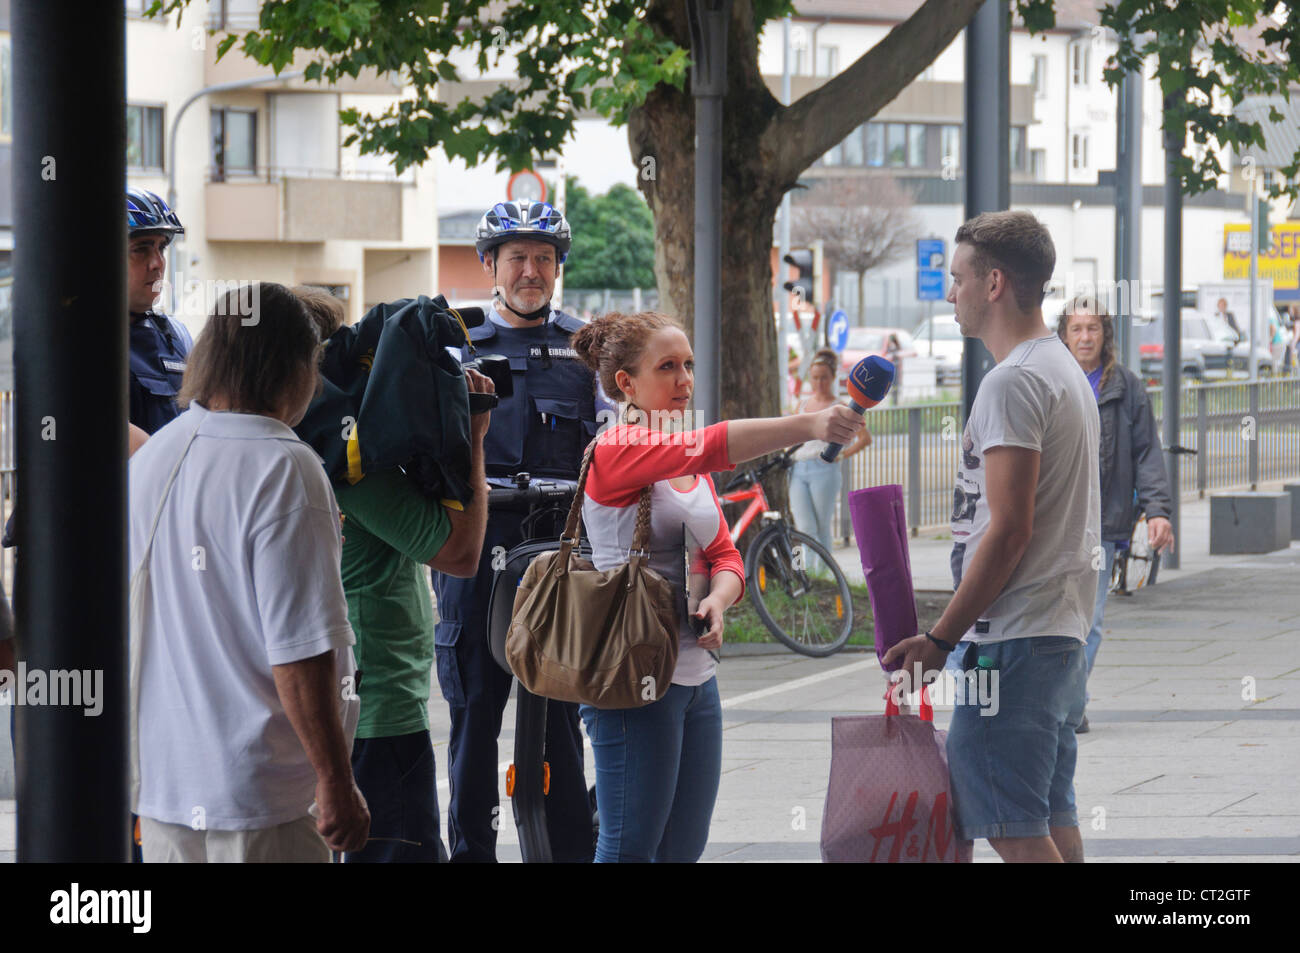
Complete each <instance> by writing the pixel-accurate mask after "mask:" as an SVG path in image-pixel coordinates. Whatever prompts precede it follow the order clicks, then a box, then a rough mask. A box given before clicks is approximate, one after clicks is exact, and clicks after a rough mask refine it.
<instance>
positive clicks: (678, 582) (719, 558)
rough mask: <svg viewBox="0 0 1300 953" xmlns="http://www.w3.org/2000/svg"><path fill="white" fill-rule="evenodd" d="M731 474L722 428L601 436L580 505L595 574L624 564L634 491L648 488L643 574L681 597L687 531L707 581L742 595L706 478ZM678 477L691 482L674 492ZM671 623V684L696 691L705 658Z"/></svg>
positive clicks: (682, 625) (739, 569)
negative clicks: (725, 579)
mask: <svg viewBox="0 0 1300 953" xmlns="http://www.w3.org/2000/svg"><path fill="white" fill-rule="evenodd" d="M732 469H735V464H733V463H732V462H731V460H729V459H728V458H727V424H726V422H725V421H724V422H723V423H720V424H714V425H713V426H712V427H705V428H704V429H702V430H691V431H687V432H686V433H675V434H665V433H660V432H659V431H652V430H650V429H649V428H647V427H644V426H641V425H636V424H620V425H619V426H617V427H610V428H609V429H607V430H606V431H604V432H603V433H602V434H601V435H600V437H599V439H598V440H597V442H596V450H595V452H594V453H593V454H592V458H591V467H590V469H589V470H588V472H587V486H586V499H584V500H583V502H582V519H583V522H584V524H585V525H586V528H587V538H588V539H589V540H590V541H591V546H592V562H593V563H594V564H595V566H596V568H597V569H599V570H601V571H604V570H606V569H613V568H615V567H617V566H620V565H622V564H623V563H625V562H627V560H628V551H629V550H630V549H631V548H632V537H633V535H634V532H635V529H636V509H637V503H638V502H639V500H640V496H641V490H642V489H644V488H645V487H647V486H653V490H652V491H651V497H650V560H649V566H650V568H651V569H653V570H654V571H655V572H657V573H659V574H660V575H661V576H663V577H664V578H665V579H666V580H668V582H669V584H670V585H672V587H673V590H674V591H675V592H677V593H678V594H679V595H680V594H681V593H683V592H684V590H685V584H686V583H685V559H684V553H683V538H684V535H685V534H684V529H685V530H689V532H690V535H691V536H693V537H694V538H695V540H696V541H697V542H698V544H699V545H700V546H701V547H702V558H703V561H704V562H705V563H707V572H708V575H709V579H710V580H712V578H713V577H714V576H716V575H717V574H718V573H720V572H732V573H735V574H736V576H737V577H738V578H739V579H740V582H741V587H742V589H741V592H742V595H743V592H744V589H743V587H744V584H745V564H744V562H743V561H742V560H741V558H740V553H739V552H737V551H736V546H735V544H734V543H733V542H732V541H731V535H730V533H729V532H728V530H727V521H726V520H725V519H723V518H722V507H721V505H720V504H719V502H718V494H717V492H716V491H715V490H714V488H713V481H712V480H711V479H710V478H709V473H710V472H713V471H717V470H732ZM681 476H694V477H695V482H694V483H692V484H691V487H690V489H687V490H676V489H674V488H673V487H672V485H671V484H670V483H669V482H668V481H669V480H671V479H673V478H675V477H681ZM694 571H695V569H694V567H692V572H694ZM699 595H701V596H703V595H705V593H700V594H699ZM679 615H681V616H682V618H680V619H679V627H678V633H677V638H678V654H677V669H676V671H674V673H673V684H674V685H687V686H695V685H703V684H704V683H705V682H707V681H708V680H709V679H710V678H712V677H713V673H714V670H715V664H714V661H713V657H712V656H711V655H709V653H708V652H707V651H705V650H704V649H702V648H700V646H699V642H698V641H697V640H696V638H695V636H694V634H692V632H691V628H690V622H689V620H688V619H687V618H685V612H684V611H679Z"/></svg>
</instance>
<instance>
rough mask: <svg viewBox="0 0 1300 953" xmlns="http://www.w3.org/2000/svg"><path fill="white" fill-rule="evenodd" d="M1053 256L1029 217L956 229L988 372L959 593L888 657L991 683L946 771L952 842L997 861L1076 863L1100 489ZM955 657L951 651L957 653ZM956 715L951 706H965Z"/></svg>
mask: <svg viewBox="0 0 1300 953" xmlns="http://www.w3.org/2000/svg"><path fill="white" fill-rule="evenodd" d="M1055 264H1056V250H1055V248H1054V247H1053V245H1052V239H1051V237H1050V236H1049V235H1048V233H1047V229H1046V228H1044V227H1043V225H1042V224H1041V223H1040V222H1039V221H1038V220H1037V219H1035V218H1034V217H1033V216H1032V215H1030V214H1029V213H1028V212H992V213H986V214H984V215H980V216H978V217H976V218H973V219H971V220H970V221H968V222H967V223H966V224H964V225H963V226H962V227H961V228H960V229H958V230H957V237H956V251H955V252H954V254H953V259H952V289H951V290H950V291H949V293H948V300H949V301H950V302H952V303H953V304H954V305H955V306H956V312H957V323H958V325H959V327H960V328H961V332H962V334H964V335H965V336H967V337H977V338H979V339H980V340H981V341H983V342H984V345H985V346H986V347H987V348H988V349H989V351H990V352H991V353H992V354H993V356H994V358H995V359H996V360H997V362H998V363H997V366H996V367H994V368H993V369H992V370H990V371H989V372H988V374H987V375H986V376H985V378H984V379H983V381H982V382H981V383H980V386H979V392H978V394H977V395H976V398H975V402H974V405H973V406H972V408H971V412H970V419H969V420H968V421H967V422H966V427H965V431H964V432H963V434H962V446H961V458H960V467H959V469H958V472H957V485H956V489H955V491H954V494H953V510H952V532H953V540H954V544H953V553H952V567H953V583H954V588H955V589H956V592H955V593H954V595H953V599H952V602H950V603H949V605H948V608H947V609H946V610H945V611H944V614H943V616H942V617H941V618H940V620H939V621H938V622H937V623H936V624H935V626H934V628H933V629H932V630H931V631H930V632H926V633H924V634H922V635H918V636H914V637H912V638H910V639H907V640H905V641H903V642H901V643H899V644H898V645H896V646H894V648H893V649H892V650H891V651H890V652H889V653H888V654H887V655H886V656H885V661H886V662H892V661H894V660H896V659H898V660H901V661H902V662H903V663H904V664H903V669H904V672H906V673H912V672H914V671H915V670H916V666H918V665H919V666H920V668H921V670H922V671H923V672H924V673H925V674H924V675H923V678H925V679H926V680H929V679H930V678H932V677H934V676H935V675H937V670H938V669H940V668H942V667H943V666H944V664H945V662H946V661H947V656H948V654H949V653H950V652H955V653H956V655H955V657H954V661H955V662H958V663H960V667H961V669H962V670H963V671H964V672H967V673H969V672H971V671H972V670H973V669H976V668H979V669H987V670H990V671H996V672H997V674H998V679H997V682H996V684H997V690H998V698H997V699H995V704H992V705H989V706H988V708H987V709H983V708H981V707H980V706H979V705H977V704H974V702H975V699H974V698H972V697H969V696H971V695H972V694H974V693H970V692H967V693H966V694H967V696H968V697H967V698H966V699H965V701H966V702H968V703H967V704H958V705H957V706H956V707H955V709H954V712H953V719H952V725H951V728H950V729H949V733H948V763H949V768H950V772H951V776H952V787H953V801H954V807H955V810H956V814H957V827H958V832H959V833H960V835H961V836H962V837H963V838H966V839H974V838H977V837H983V838H987V839H988V841H989V843H990V845H991V846H992V847H993V849H994V850H996V851H997V852H998V854H999V855H1000V856H1001V857H1002V858H1003V860H1006V861H1030V862H1035V861H1037V862H1042V861H1062V860H1065V861H1081V860H1082V859H1083V844H1082V841H1081V839H1080V836H1079V829H1078V815H1077V812H1076V810H1075V804H1074V767H1075V760H1076V756H1077V751H1078V749H1077V743H1076V741H1075V736H1074V732H1075V728H1076V727H1077V726H1078V724H1079V722H1080V719H1081V718H1082V717H1083V707H1084V688H1085V684H1086V681H1087V674H1088V669H1087V662H1086V660H1085V657H1084V643H1085V640H1086V639H1087V635H1088V629H1089V626H1090V624H1091V620H1092V608H1093V600H1094V596H1095V593H1096V587H1097V569H1096V567H1095V565H1094V559H1095V556H1096V554H1097V553H1098V552H1100V531H1101V491H1100V487H1099V481H1098V469H1097V452H1098V451H1097V446H1098V436H1099V424H1098V416H1097V402H1096V400H1095V399H1094V398H1093V395H1092V389H1091V387H1090V386H1089V384H1088V381H1087V379H1086V378H1085V377H1084V374H1083V371H1082V370H1080V368H1079V364H1078V362H1077V361H1075V359H1074V358H1073V357H1072V356H1071V354H1070V352H1069V350H1068V349H1067V348H1066V347H1065V345H1064V344H1062V343H1061V340H1060V339H1059V338H1058V337H1057V336H1056V335H1055V334H1053V333H1052V332H1051V331H1049V330H1048V329H1047V326H1046V325H1045V324H1044V323H1043V313H1042V300H1043V289H1044V287H1045V285H1046V283H1047V281H1048V280H1049V279H1050V278H1051V277H1052V271H1053V268H1054V267H1055ZM958 643H960V644H958ZM959 701H961V699H960V698H959Z"/></svg>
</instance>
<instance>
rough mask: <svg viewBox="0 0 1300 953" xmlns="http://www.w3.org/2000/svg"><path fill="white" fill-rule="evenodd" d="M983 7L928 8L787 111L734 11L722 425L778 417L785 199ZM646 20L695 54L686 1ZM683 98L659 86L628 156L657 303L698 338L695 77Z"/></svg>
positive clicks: (741, 8)
mask: <svg viewBox="0 0 1300 953" xmlns="http://www.w3.org/2000/svg"><path fill="white" fill-rule="evenodd" d="M982 2H983V0H925V2H924V3H923V4H922V5H921V6H920V7H919V8H918V9H917V10H916V11H915V12H914V13H913V14H912V16H910V17H909V18H908V19H907V20H906V21H904V22H903V23H900V24H898V25H897V26H895V27H894V28H893V29H892V30H890V32H889V34H888V35H886V36H885V37H884V38H883V39H882V40H881V41H880V42H879V43H877V44H876V45H875V46H874V47H872V48H871V49H870V50H868V51H867V52H866V53H864V54H863V55H862V56H861V57H859V59H857V60H856V61H855V62H854V63H853V64H852V65H850V66H849V67H848V68H847V69H845V70H844V71H843V72H841V73H839V74H838V75H836V76H835V77H833V78H831V79H829V80H827V81H826V83H825V84H823V85H822V86H820V87H819V88H817V89H815V90H813V91H812V92H810V93H808V94H806V95H805V96H803V97H802V98H800V99H799V100H798V101H797V102H795V103H792V104H791V105H789V106H782V105H781V104H780V103H779V102H777V100H776V99H775V97H773V96H772V94H771V92H769V91H768V88H767V86H766V84H765V83H764V82H763V77H762V75H761V74H760V72H759V68H758V36H757V25H756V24H755V22H754V21H755V15H754V9H753V5H752V3H751V0H735V2H734V5H733V7H732V13H731V23H730V26H729V29H728V35H727V94H726V97H725V99H724V101H723V119H722V122H723V156H722V219H723V229H722V234H723V246H722V361H721V364H722V367H721V374H722V381H721V391H722V416H723V418H724V419H728V418H731V419H734V418H737V417H758V416H774V415H776V414H779V413H780V410H781V401H780V388H781V387H783V386H784V384H785V375H784V373H781V372H779V371H778V366H777V335H776V318H775V315H774V308H773V298H772V265H771V253H772V237H773V235H772V233H773V226H774V224H775V221H776V212H777V208H778V206H779V205H780V203H781V198H782V196H784V195H785V193H786V192H788V191H789V190H790V189H793V188H794V187H795V186H796V184H797V180H798V177H799V174H800V173H801V172H803V170H804V169H806V168H808V166H810V165H811V164H812V163H813V162H815V161H816V160H817V157H818V156H820V155H822V154H823V153H825V152H826V150H827V149H829V148H831V147H832V146H833V145H835V144H836V143H837V142H840V141H841V140H842V139H844V137H845V136H846V135H848V134H849V133H850V132H852V131H853V130H854V129H855V128H857V127H858V126H859V125H861V124H862V123H864V122H866V121H867V120H868V119H869V118H871V117H872V116H873V115H875V114H876V112H877V111H878V110H879V109H881V108H882V107H883V106H885V105H886V104H887V103H889V102H890V101H892V100H893V99H894V98H895V97H896V96H897V95H898V94H899V93H900V92H902V90H903V89H904V88H905V87H906V86H907V84H908V83H910V82H911V81H912V80H913V79H915V78H916V76H917V75H918V74H919V73H920V72H921V70H923V69H925V67H926V66H928V65H929V64H930V63H932V62H933V61H934V59H935V58H936V57H937V56H938V55H939V53H941V52H942V51H943V50H944V49H945V48H946V47H947V46H948V44H949V43H951V42H952V40H953V39H954V38H955V37H956V35H957V34H958V33H959V32H960V31H961V29H962V28H963V27H964V26H965V25H966V24H967V23H969V22H970V19H971V17H972V16H974V14H975V11H976V9H978V8H979V6H980V4H981V3H982ZM646 20H647V22H648V23H649V24H650V26H651V27H652V28H653V29H655V30H656V31H657V32H658V33H659V34H660V35H662V36H665V37H668V38H670V39H672V40H673V41H674V42H675V43H677V44H678V45H679V46H682V47H684V48H686V49H688V50H689V49H690V45H691V41H690V30H689V28H688V25H687V19H686V2H685V0H651V3H650V4H649V7H648V10H647V15H646ZM685 87H686V88H685V89H676V88H674V87H672V86H668V85H666V84H662V83H661V84H660V85H658V86H656V87H655V88H654V89H653V90H652V91H651V92H650V94H649V96H648V97H647V98H646V101H645V103H644V104H643V105H641V106H640V107H638V108H636V109H633V110H632V111H631V113H630V115H629V118H628V144H629V146H630V148H631V152H632V159H633V161H634V162H635V163H636V167H637V169H638V171H639V175H638V185H639V187H640V189H641V192H642V193H643V194H644V195H645V198H646V202H647V203H649V205H650V210H651V211H652V212H653V213H654V220H655V279H656V282H657V283H658V286H659V300H660V301H661V302H662V306H663V308H664V309H665V310H666V311H669V312H671V313H673V314H674V315H676V316H677V317H679V318H680V319H681V320H682V322H683V323H684V324H685V325H686V329H687V333H688V334H690V333H693V331H694V327H695V313H694V311H695V281H694V266H695V103H694V100H693V99H692V97H691V95H690V79H689V76H688V78H687V80H686V83H685ZM647 159H653V162H647V161H646V160H647ZM784 365H785V361H784V360H782V361H781V367H784ZM700 370H701V371H703V372H706V373H707V372H709V369H706V368H701V369H700Z"/></svg>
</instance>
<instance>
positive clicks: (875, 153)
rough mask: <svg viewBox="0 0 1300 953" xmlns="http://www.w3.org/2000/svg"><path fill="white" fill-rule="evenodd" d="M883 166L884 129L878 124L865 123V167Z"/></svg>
mask: <svg viewBox="0 0 1300 953" xmlns="http://www.w3.org/2000/svg"><path fill="white" fill-rule="evenodd" d="M884 164H885V127H884V126H882V125H881V124H880V123H878V122H869V123H867V165H869V166H875V167H880V166H882V165H884Z"/></svg>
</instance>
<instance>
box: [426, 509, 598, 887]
mask: <svg viewBox="0 0 1300 953" xmlns="http://www.w3.org/2000/svg"><path fill="white" fill-rule="evenodd" d="M519 541H520V532H519V520H518V518H517V517H516V518H515V519H513V520H510V519H505V518H500V517H498V516H497V515H496V514H494V515H493V516H492V517H490V518H489V520H488V528H487V538H486V540H485V541H484V544H483V556H482V558H481V561H480V563H479V571H478V575H476V576H475V577H474V578H472V579H458V578H456V577H454V576H447V575H443V574H442V573H434V574H433V583H434V588H435V591H436V592H437V594H438V617H439V622H438V627H437V630H436V634H435V638H434V644H435V652H436V655H437V665H438V684H439V685H440V686H441V688H442V695H443V698H445V699H446V700H447V704H448V706H449V708H450V710H451V740H450V743H449V745H448V750H447V761H448V764H447V772H448V774H449V775H450V778H451V798H450V800H449V802H448V806H447V840H448V845H449V847H450V849H451V860H452V862H453V863H457V862H486V863H491V862H493V861H495V860H496V842H497V830H498V828H499V827H500V826H501V823H502V819H501V812H502V811H508V810H510V807H509V805H504V806H503V805H502V804H501V799H500V793H499V792H500V791H501V789H502V787H503V785H504V783H503V781H502V774H501V772H500V771H499V770H498V767H497V766H498V764H499V763H500V762H502V761H510V760H513V755H514V752H513V750H512V749H511V750H505V751H501V750H499V748H498V745H497V738H498V737H499V736H500V734H501V718H502V715H503V713H504V712H505V707H506V702H507V701H508V700H509V698H510V686H511V683H512V682H513V677H512V676H511V675H510V674H509V673H508V672H506V671H504V670H503V669H502V668H501V667H500V666H499V665H497V663H496V660H495V659H493V658H492V652H491V650H490V649H489V647H488V639H487V610H488V600H489V598H490V596H491V593H492V577H493V569H492V556H493V550H494V549H495V548H496V547H497V546H504V547H505V548H506V549H509V548H510V547H512V546H514V545H516V544H517V543H518V542H519ZM547 707H548V714H547V719H546V760H547V761H548V762H549V763H550V766H551V788H550V794H549V795H548V796H547V798H546V813H547V828H548V831H549V833H550V838H551V853H552V857H553V859H554V860H555V861H556V862H559V863H565V862H567V863H590V862H591V860H592V858H593V856H594V853H595V851H594V844H593V842H592V833H591V807H590V802H589V800H588V797H587V782H586V779H585V776H584V774H583V769H582V760H583V759H582V728H581V727H580V724H579V719H578V706H577V705H576V704H571V703H565V702H556V701H552V702H550V703H549V705H548V706H547Z"/></svg>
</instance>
